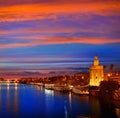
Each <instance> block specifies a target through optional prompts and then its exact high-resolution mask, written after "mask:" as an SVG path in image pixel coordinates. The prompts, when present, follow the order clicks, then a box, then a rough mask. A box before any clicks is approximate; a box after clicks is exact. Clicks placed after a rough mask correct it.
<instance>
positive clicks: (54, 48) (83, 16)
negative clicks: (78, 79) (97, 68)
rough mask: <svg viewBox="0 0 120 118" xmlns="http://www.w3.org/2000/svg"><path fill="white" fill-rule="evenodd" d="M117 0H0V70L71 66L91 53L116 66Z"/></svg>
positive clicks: (86, 62)
mask: <svg viewBox="0 0 120 118" xmlns="http://www.w3.org/2000/svg"><path fill="white" fill-rule="evenodd" d="M119 8H120V2H119V1H118V0H114V1H113V0H107V1H103V0H98V1H95V0H71V1H67V0H57V1H56V0H52V1H50V0H44V1H43V0H34V1H33V0H17V1H16V0H12V1H11V0H6V1H3V0H1V1H0V70H3V71H6V70H36V71H37V70H42V69H43V70H50V69H51V70H54V69H55V70H56V69H58V70H62V69H65V70H71V69H73V70H76V69H79V68H80V67H89V66H90V65H91V64H92V62H93V57H94V56H95V55H96V54H97V55H98V56H99V58H100V62H101V63H102V64H103V65H106V66H107V67H108V66H109V65H110V64H114V66H115V68H116V69H117V70H120V48H119V46H120V27H119V26H120V22H119V20H120V14H119V13H120V9H119Z"/></svg>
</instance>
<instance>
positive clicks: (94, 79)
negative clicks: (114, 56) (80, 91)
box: [90, 56, 104, 86]
mask: <svg viewBox="0 0 120 118" xmlns="http://www.w3.org/2000/svg"><path fill="white" fill-rule="evenodd" d="M103 77H104V73H103V66H102V65H99V59H98V56H95V57H94V65H93V66H90V86H99V85H100V82H101V81H103Z"/></svg>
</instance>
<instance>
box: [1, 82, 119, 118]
mask: <svg viewBox="0 0 120 118" xmlns="http://www.w3.org/2000/svg"><path fill="white" fill-rule="evenodd" d="M106 109H107V110H106ZM80 116H90V117H92V118H107V117H109V118H119V117H120V109H118V108H117V109H115V108H113V107H112V108H107V106H105V105H104V104H102V103H101V102H100V101H99V100H98V99H97V98H91V97H90V98H89V96H79V95H74V94H73V93H60V92H56V91H53V90H46V89H44V88H43V87H39V86H35V85H23V84H0V118H1V117H2V118H79V117H80Z"/></svg>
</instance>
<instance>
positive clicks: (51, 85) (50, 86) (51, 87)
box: [44, 84, 54, 90]
mask: <svg viewBox="0 0 120 118" xmlns="http://www.w3.org/2000/svg"><path fill="white" fill-rule="evenodd" d="M44 87H45V89H48V90H53V88H54V84H45V85H44Z"/></svg>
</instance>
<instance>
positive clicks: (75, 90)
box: [72, 86, 89, 95]
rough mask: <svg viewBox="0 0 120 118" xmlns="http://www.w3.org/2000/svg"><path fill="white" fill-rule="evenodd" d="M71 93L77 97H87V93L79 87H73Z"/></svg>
mask: <svg viewBox="0 0 120 118" xmlns="http://www.w3.org/2000/svg"><path fill="white" fill-rule="evenodd" d="M72 92H73V93H75V94H79V95H89V91H88V90H87V89H84V88H83V87H80V86H77V87H73V88H72Z"/></svg>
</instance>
